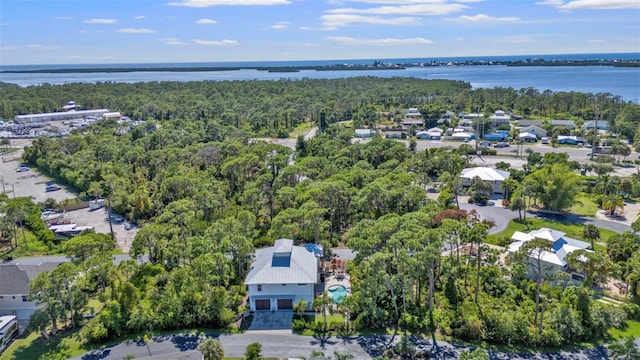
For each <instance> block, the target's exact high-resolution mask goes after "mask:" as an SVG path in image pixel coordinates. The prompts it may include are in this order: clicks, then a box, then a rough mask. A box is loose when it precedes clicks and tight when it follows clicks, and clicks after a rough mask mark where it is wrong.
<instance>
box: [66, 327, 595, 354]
mask: <svg viewBox="0 0 640 360" xmlns="http://www.w3.org/2000/svg"><path fill="white" fill-rule="evenodd" d="M210 336H212V337H217V338H219V339H220V341H221V342H222V346H223V348H224V354H225V356H227V357H242V356H243V355H244V351H245V350H246V347H247V345H249V344H250V343H253V342H259V343H260V344H262V356H265V357H280V358H285V359H286V358H295V357H304V358H307V357H309V355H310V354H311V351H313V350H316V351H322V352H324V353H325V355H327V356H331V355H333V352H334V351H337V352H339V353H343V354H345V353H346V354H352V355H353V356H354V359H356V360H358V359H372V358H375V357H377V356H380V355H381V354H382V352H383V351H384V350H385V349H387V348H389V347H392V346H393V345H395V344H396V343H397V342H398V341H399V337H398V336H395V337H393V336H358V337H330V338H326V339H323V338H319V337H312V336H298V335H293V334H283V333H269V332H252V333H245V334H234V335H210ZM199 340H200V339H199V337H198V336H197V335H168V336H162V337H157V338H154V339H153V343H150V344H149V349H147V347H146V346H145V344H144V342H142V341H138V342H130V343H120V344H117V345H114V346H110V347H106V348H104V349H102V350H96V351H93V352H90V353H87V354H85V355H82V356H77V357H74V358H72V360H103V359H104V360H121V359H123V358H124V357H125V356H127V355H133V356H135V358H136V359H144V358H149V351H150V352H151V355H152V356H154V357H156V356H161V355H167V354H171V355H175V357H174V358H179V357H181V356H180V355H179V354H180V353H184V354H187V353H189V352H191V351H193V350H194V349H196V348H197V346H198V343H199ZM412 340H413V342H414V344H415V345H416V348H417V349H420V350H424V351H429V350H431V349H432V348H433V345H432V342H431V340H425V339H418V338H413V339H412ZM437 345H438V346H437V349H434V351H435V352H434V354H433V356H432V358H433V359H456V358H458V355H459V354H460V352H462V351H463V350H465V349H468V348H466V347H463V346H457V345H453V344H449V343H446V342H442V341H438V342H437ZM490 354H491V359H496V360H498V359H499V360H506V359H510V360H525V359H526V360H538V359H540V360H543V359H554V360H565V359H566V360H569V359H571V360H599V359H608V356H607V351H606V349H605V348H604V347H597V348H594V349H588V350H579V351H573V352H567V351H564V352H560V353H540V354H533V353H532V354H514V353H500V352H494V351H491V352H490ZM163 358H166V357H163Z"/></svg>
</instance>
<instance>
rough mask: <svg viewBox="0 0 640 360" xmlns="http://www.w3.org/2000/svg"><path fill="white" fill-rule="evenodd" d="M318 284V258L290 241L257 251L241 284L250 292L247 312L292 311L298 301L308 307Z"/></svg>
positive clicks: (280, 242)
mask: <svg viewBox="0 0 640 360" xmlns="http://www.w3.org/2000/svg"><path fill="white" fill-rule="evenodd" d="M319 281H320V275H319V259H318V258H317V257H316V256H315V255H314V254H313V253H311V252H309V251H308V250H307V249H305V248H304V247H302V246H294V245H293V240H291V239H279V240H276V242H275V244H274V245H273V246H272V247H270V248H265V249H260V250H257V251H256V257H255V259H254V261H253V263H252V264H251V269H249V274H247V278H246V279H245V281H244V283H245V285H246V286H247V290H248V292H249V309H250V310H251V311H260V310H270V311H277V310H291V309H293V305H295V304H296V303H298V302H299V301H300V300H304V301H306V302H307V303H308V304H309V305H311V304H312V303H313V300H314V297H315V292H314V290H315V286H316V284H318V283H319Z"/></svg>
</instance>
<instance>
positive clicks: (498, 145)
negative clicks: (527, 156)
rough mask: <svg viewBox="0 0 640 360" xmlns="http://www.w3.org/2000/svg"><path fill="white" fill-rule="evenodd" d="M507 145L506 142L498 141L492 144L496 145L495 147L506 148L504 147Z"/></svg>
mask: <svg viewBox="0 0 640 360" xmlns="http://www.w3.org/2000/svg"><path fill="white" fill-rule="evenodd" d="M509 146H510V145H509V144H508V143H506V142H499V143H496V144H495V145H494V147H496V148H506V147H509Z"/></svg>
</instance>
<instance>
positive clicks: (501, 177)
mask: <svg viewBox="0 0 640 360" xmlns="http://www.w3.org/2000/svg"><path fill="white" fill-rule="evenodd" d="M510 175H511V173H509V172H508V171H504V170H499V169H494V168H490V167H484V166H479V167H473V168H466V169H462V174H460V178H461V179H462V186H471V180H473V179H475V178H476V177H478V178H480V180H482V181H486V182H488V183H491V185H492V186H493V192H494V193H495V194H502V191H503V189H502V182H504V181H505V180H506V179H508V178H509V176H510Z"/></svg>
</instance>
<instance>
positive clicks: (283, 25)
mask: <svg viewBox="0 0 640 360" xmlns="http://www.w3.org/2000/svg"><path fill="white" fill-rule="evenodd" d="M288 27H289V22H288V21H280V22H278V23H277V24H275V25H271V26H270V28H272V29H273V30H285V29H287V28H288Z"/></svg>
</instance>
